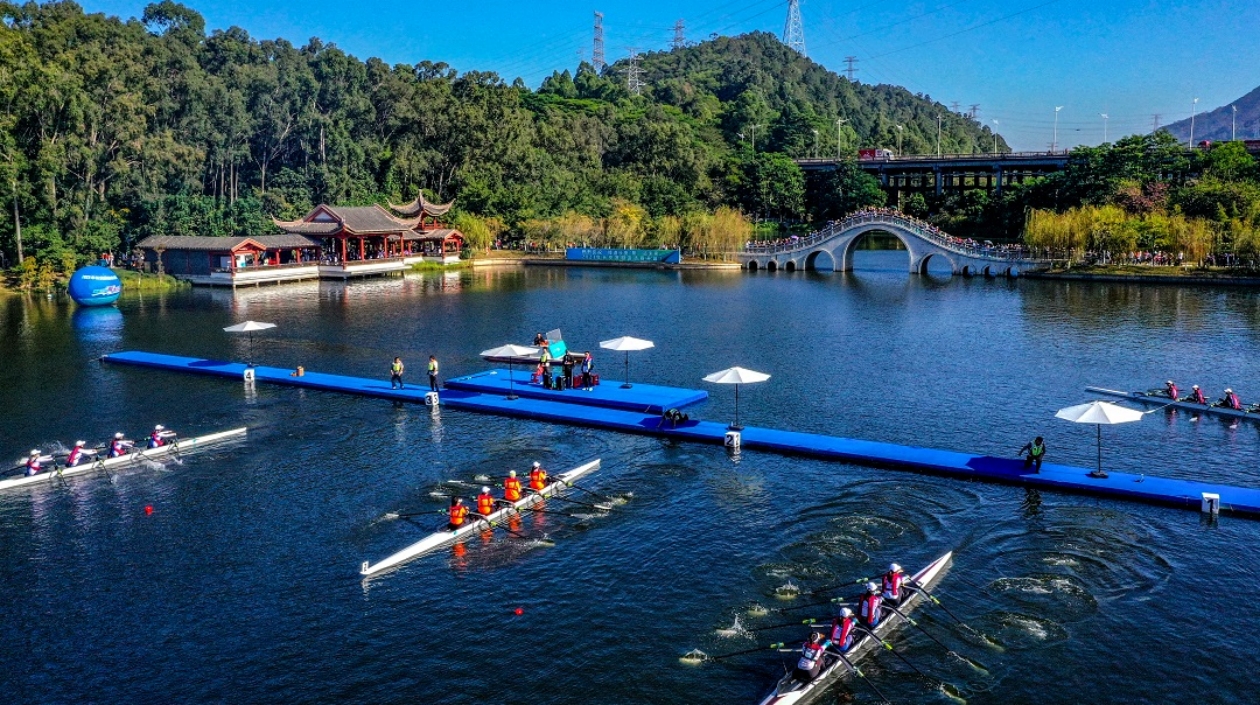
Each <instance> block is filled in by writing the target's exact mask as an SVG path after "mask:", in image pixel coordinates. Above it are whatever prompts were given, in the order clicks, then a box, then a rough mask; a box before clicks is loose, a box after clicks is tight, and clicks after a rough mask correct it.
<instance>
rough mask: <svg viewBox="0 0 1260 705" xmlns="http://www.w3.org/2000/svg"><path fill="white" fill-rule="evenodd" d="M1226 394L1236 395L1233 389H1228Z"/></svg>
mask: <svg viewBox="0 0 1260 705" xmlns="http://www.w3.org/2000/svg"><path fill="white" fill-rule="evenodd" d="M1225 393H1226V394H1233V393H1234V390H1232V389H1226V390H1225Z"/></svg>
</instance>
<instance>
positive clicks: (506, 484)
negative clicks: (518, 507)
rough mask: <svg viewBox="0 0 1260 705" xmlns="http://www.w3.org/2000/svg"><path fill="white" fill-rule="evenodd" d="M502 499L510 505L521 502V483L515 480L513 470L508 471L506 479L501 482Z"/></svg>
mask: <svg viewBox="0 0 1260 705" xmlns="http://www.w3.org/2000/svg"><path fill="white" fill-rule="evenodd" d="M503 499H506V500H507V501H509V502H512V503H516V502H519V501H520V500H521V481H520V480H518V479H517V477H516V471H515V470H509V471H508V476H507V479H506V480H504V481H503Z"/></svg>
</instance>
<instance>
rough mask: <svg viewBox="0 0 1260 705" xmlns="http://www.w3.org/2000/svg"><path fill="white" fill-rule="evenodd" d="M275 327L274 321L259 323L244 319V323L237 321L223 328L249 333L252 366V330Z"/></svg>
mask: <svg viewBox="0 0 1260 705" xmlns="http://www.w3.org/2000/svg"><path fill="white" fill-rule="evenodd" d="M275 327H276V324H274V323H259V322H258V321H245V322H244V323H237V324H236V325H234V326H228V327H227V328H224V329H223V330H225V331H227V332H229V333H249V366H250V367H253V366H254V331H256V330H268V329H271V328H275Z"/></svg>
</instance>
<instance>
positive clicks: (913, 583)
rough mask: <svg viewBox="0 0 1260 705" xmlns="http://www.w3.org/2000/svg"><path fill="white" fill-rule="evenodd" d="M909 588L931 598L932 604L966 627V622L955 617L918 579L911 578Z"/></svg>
mask: <svg viewBox="0 0 1260 705" xmlns="http://www.w3.org/2000/svg"><path fill="white" fill-rule="evenodd" d="M910 589H911V590H918V591H919V592H921V593H923V596H924V597H926V598H927V599H929V600H931V601H932V604H934V605H936V606H937V607H940V608H941V609H943V610H945V614H947V615H949V616H950V617H951V618H953V620H954V621H955V622H958V623H959V624H961V625H963V626H964V627H966V626H967V623H966V622H964V621H962V620H961V619H959V618H958V617H957V616H956V615H955V614H954V613H953V612H950V611H949V608H948V607H946V606H945V605H943V604H941V601H940V600H938V599H936V596H935V595H933V594H932V593H930V592H928V591H927V588H925V587H923V584H922V583H920V582H919V581H917V580H913V579H911V580H910ZM967 628H968V629H970V628H971V627H967Z"/></svg>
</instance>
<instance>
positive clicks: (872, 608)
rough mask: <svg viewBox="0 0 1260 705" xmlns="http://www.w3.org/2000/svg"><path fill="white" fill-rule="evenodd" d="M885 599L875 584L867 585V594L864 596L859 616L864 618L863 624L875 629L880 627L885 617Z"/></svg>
mask: <svg viewBox="0 0 1260 705" xmlns="http://www.w3.org/2000/svg"><path fill="white" fill-rule="evenodd" d="M883 602H884V600H883V597H882V596H881V595H880V591H879V586H878V585H876V584H875V583H867V584H866V594H865V595H863V596H862V602H861V603H859V604H860V605H861V607H860V611H859V614H861V616H862V623H863V624H865V625H866V626H867V627H870V628H871V629H874V628H875V627H878V626H879V620H880V618H881V617H882V616H883Z"/></svg>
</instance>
